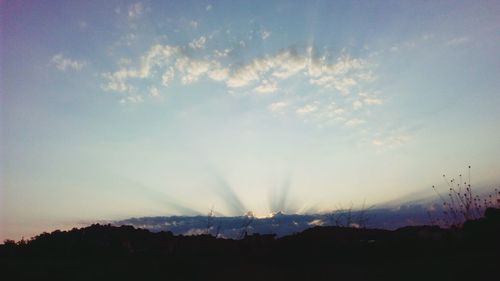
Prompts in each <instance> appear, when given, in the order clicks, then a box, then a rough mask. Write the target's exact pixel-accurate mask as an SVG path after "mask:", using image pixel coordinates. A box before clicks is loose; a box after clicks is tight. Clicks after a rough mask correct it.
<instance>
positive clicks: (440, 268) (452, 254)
mask: <svg viewBox="0 0 500 281" xmlns="http://www.w3.org/2000/svg"><path fill="white" fill-rule="evenodd" d="M0 270H1V274H0V278H1V279H2V280H500V209H488V210H487V211H486V216H485V218H483V219H480V220H475V221H468V222H466V223H465V225H464V227H462V228H457V229H441V228H439V227H436V226H420V227H405V228H400V229H398V230H395V231H388V230H376V229H353V228H340V227H315V228H311V229H308V230H306V231H304V232H302V233H299V234H295V235H290V236H286V237H283V238H280V239H275V238H274V237H273V236H269V235H251V236H247V237H246V238H245V239H242V240H226V239H216V238H214V237H212V236H209V235H200V236H174V235H172V234H171V233H169V232H161V233H151V232H149V231H147V230H143V229H135V228H133V227H130V226H122V227H113V226H109V225H92V226H90V227H86V228H82V229H74V230H71V231H68V232H61V231H55V232H52V233H51V234H42V235H39V236H37V237H35V238H34V239H32V240H30V241H28V242H26V243H17V244H14V243H6V244H4V245H0ZM4 277H7V278H6V279H4Z"/></svg>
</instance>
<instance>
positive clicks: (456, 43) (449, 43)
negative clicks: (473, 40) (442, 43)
mask: <svg viewBox="0 0 500 281" xmlns="http://www.w3.org/2000/svg"><path fill="white" fill-rule="evenodd" d="M469 40H470V39H469V38H468V37H465V36H462V37H456V38H453V39H450V40H448V41H447V42H446V45H447V46H450V47H454V46H459V45H463V44H465V43H467V42H469Z"/></svg>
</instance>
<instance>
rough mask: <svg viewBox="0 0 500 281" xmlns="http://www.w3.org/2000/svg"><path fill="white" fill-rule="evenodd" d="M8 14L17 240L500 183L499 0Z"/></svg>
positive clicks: (58, 8)
mask: <svg viewBox="0 0 500 281" xmlns="http://www.w3.org/2000/svg"><path fill="white" fill-rule="evenodd" d="M0 5H1V9H0V13H1V25H0V26H1V27H0V32H1V39H0V40H1V41H0V43H1V48H0V54H1V60H0V64H1V81H0V91H1V93H0V94H1V100H0V102H1V112H0V114H1V120H0V121H1V131H0V133H1V151H0V152H1V159H2V161H1V162H2V164H1V170H0V172H1V180H0V184H1V190H0V196H1V199H0V203H1V205H0V208H1V212H0V229H2V232H0V234H1V235H0V236H1V237H0V238H4V237H15V236H19V235H21V234H22V235H25V236H29V235H30V234H34V233H37V232H39V231H40V230H50V229H51V228H52V227H53V226H55V225H63V224H68V225H74V224H75V222H81V221H95V220H99V219H121V218H128V217H132V216H145V215H168V214H186V213H196V212H199V213H207V212H208V211H209V210H210V208H212V207H213V208H215V209H216V210H218V211H219V212H221V213H224V214H228V215H229V214H234V212H235V210H237V209H238V208H240V209H241V208H246V209H248V210H252V211H253V212H254V213H256V214H267V213H268V212H269V204H268V201H269V194H270V192H271V191H272V190H275V189H276V188H279V187H280V186H282V185H283V183H284V182H286V183H288V184H289V188H288V189H287V192H288V193H289V194H288V195H287V196H288V198H290V202H293V204H294V206H296V209H295V210H297V211H298V210H306V209H309V210H310V209H311V208H312V209H314V210H326V209H329V208H334V207H335V206H337V205H338V204H342V203H343V204H348V202H355V203H361V202H363V201H366V202H368V203H369V204H383V202H386V201H390V200H397V199H398V198H401V197H403V196H406V195H408V194H414V193H415V192H425V191H427V190H429V191H431V190H430V186H431V185H433V184H440V183H441V180H442V179H441V175H442V174H443V173H446V174H449V175H451V176H455V175H457V174H459V173H460V172H461V171H462V172H463V171H464V170H465V168H466V167H467V166H468V165H472V166H473V169H472V171H473V175H474V181H475V183H477V184H478V185H484V186H491V185H494V184H498V183H499V177H498V173H497V172H498V168H499V167H500V133H499V132H500V131H499V130H498V128H497V127H498V120H500V110H498V108H499V106H500V95H499V93H498V89H499V88H500V82H499V81H500V79H498V74H499V70H500V61H499V59H498V58H499V56H498V50H499V49H500V48H499V47H500V46H499V42H500V40H498V39H499V36H498V34H499V33H498V31H499V30H500V18H499V16H498V15H499V14H500V5H499V4H498V2H496V1H430V2H424V1H376V2H374V1H307V2H304V3H298V2H290V1H246V2H243V1H241V2H240V1H236V2H235V1H213V2H212V1H189V2H186V1H77V2H74V1H72V2H68V1H49V2H36V1H35V2H33V1H3V2H2V3H1V4H0ZM235 204H236V205H235ZM235 206H236V207H237V208H236V207H235Z"/></svg>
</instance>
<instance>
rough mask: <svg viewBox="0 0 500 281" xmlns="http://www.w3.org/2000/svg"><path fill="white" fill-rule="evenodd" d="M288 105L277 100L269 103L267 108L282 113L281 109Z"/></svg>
mask: <svg viewBox="0 0 500 281" xmlns="http://www.w3.org/2000/svg"><path fill="white" fill-rule="evenodd" d="M287 106H288V103H287V102H284V101H279V102H274V103H272V104H270V105H269V110H270V111H272V112H277V113H283V110H284V109H285V108H286V107H287Z"/></svg>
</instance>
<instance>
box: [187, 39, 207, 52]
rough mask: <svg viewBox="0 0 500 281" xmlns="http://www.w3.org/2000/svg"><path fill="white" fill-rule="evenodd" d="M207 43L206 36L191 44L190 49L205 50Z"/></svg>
mask: <svg viewBox="0 0 500 281" xmlns="http://www.w3.org/2000/svg"><path fill="white" fill-rule="evenodd" d="M206 43H207V38H206V37H205V36H201V37H200V38H198V39H194V40H193V41H191V42H190V43H189V47H191V48H192V49H195V50H197V49H198V50H199V49H205V44H206Z"/></svg>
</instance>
